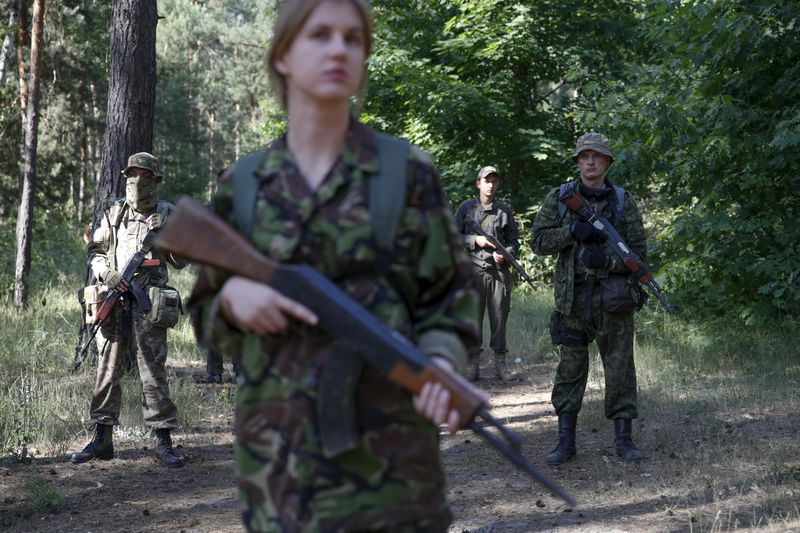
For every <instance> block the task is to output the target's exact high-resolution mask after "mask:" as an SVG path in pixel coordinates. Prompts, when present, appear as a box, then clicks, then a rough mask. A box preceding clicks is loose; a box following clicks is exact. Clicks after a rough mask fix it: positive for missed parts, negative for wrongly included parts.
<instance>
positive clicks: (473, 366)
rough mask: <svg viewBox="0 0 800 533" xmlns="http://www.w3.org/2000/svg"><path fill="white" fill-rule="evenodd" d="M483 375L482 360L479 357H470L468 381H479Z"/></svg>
mask: <svg viewBox="0 0 800 533" xmlns="http://www.w3.org/2000/svg"><path fill="white" fill-rule="evenodd" d="M480 373H481V360H480V358H479V357H478V356H475V357H470V358H469V361H467V379H468V380H470V381H478V378H479V377H480Z"/></svg>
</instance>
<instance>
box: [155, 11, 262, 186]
mask: <svg viewBox="0 0 800 533" xmlns="http://www.w3.org/2000/svg"><path fill="white" fill-rule="evenodd" d="M158 7H159V15H162V16H163V17H164V18H163V19H161V20H160V21H159V23H158V36H157V39H158V43H157V54H158V59H157V64H158V81H159V85H158V88H157V93H156V100H157V102H156V129H155V143H154V144H155V147H154V151H155V152H156V153H157V154H159V156H160V157H161V158H162V161H163V165H164V168H165V170H166V172H165V174H166V179H165V182H164V185H163V186H162V188H161V189H162V191H161V194H162V195H164V196H165V197H166V198H168V199H169V198H173V197H175V196H177V195H179V194H188V195H192V196H195V197H203V196H208V194H209V193H210V192H211V191H212V190H213V188H214V185H215V183H216V178H217V174H218V173H219V172H220V171H221V170H223V169H224V168H226V167H227V166H228V165H229V164H230V163H232V162H233V161H234V160H235V159H236V158H238V157H239V156H241V155H243V154H245V153H247V152H249V151H252V150H253V149H255V148H256V147H257V146H259V145H260V144H261V141H260V139H259V138H258V136H257V135H255V134H254V133H253V132H254V131H256V128H257V124H258V123H259V121H260V114H259V105H260V98H261V97H262V95H263V94H264V93H265V91H266V70H265V68H264V63H263V57H264V50H265V41H264V39H265V36H266V32H265V31H264V29H265V28H266V27H267V26H268V24H267V23H266V21H265V17H266V13H267V10H266V3H265V1H263V0H262V1H260V2H251V1H246V0H227V1H225V2H191V3H187V2H185V1H184V0H167V1H163V2H159V6H158Z"/></svg>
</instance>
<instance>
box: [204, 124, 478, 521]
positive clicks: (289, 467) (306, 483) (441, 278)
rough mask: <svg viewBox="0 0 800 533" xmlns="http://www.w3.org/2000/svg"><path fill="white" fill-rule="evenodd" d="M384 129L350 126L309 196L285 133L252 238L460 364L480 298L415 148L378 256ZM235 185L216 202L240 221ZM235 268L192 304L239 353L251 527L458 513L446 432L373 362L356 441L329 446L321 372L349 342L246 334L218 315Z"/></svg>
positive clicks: (241, 452)
mask: <svg viewBox="0 0 800 533" xmlns="http://www.w3.org/2000/svg"><path fill="white" fill-rule="evenodd" d="M378 163H379V162H378V158H377V147H376V143H375V138H374V133H373V132H372V131H371V130H370V129H369V128H367V127H366V126H363V125H361V124H359V123H358V122H356V121H355V120H352V121H351V124H350V126H349V128H348V132H347V137H346V141H345V147H344V151H343V153H342V154H341V156H340V157H339V159H338V160H337V161H336V163H335V164H334V166H333V168H332V170H331V171H330V173H329V174H328V175H327V176H326V177H325V179H324V180H323V182H322V184H321V185H320V186H319V188H318V189H317V190H316V191H311V190H310V189H309V188H308V186H307V185H306V182H305V180H304V179H303V178H302V176H301V175H300V173H299V169H298V167H297V165H296V163H295V161H294V159H293V156H292V154H291V152H290V151H289V150H288V148H287V145H286V138H285V136H284V137H281V138H279V139H277V140H276V141H275V142H273V143H272V144H271V146H270V147H269V150H268V155H267V156H266V158H265V159H264V161H263V162H262V163H261V165H260V167H259V171H258V174H259V175H260V176H261V177H262V182H261V187H260V189H259V192H258V196H257V198H256V205H255V213H254V220H253V234H252V239H251V240H252V241H253V243H254V244H255V245H256V247H257V248H258V249H259V250H260V251H261V252H263V253H264V254H265V255H267V256H269V257H271V258H273V259H275V260H277V261H279V262H282V263H305V264H309V265H311V266H313V267H315V268H316V269H317V270H319V271H321V272H322V273H323V274H325V275H326V276H327V277H328V278H329V279H331V280H332V281H334V282H335V283H336V284H337V285H339V287H341V288H342V289H343V290H344V291H345V292H347V293H348V294H349V295H351V296H352V297H353V298H354V299H355V300H357V301H358V302H359V303H361V304H362V305H363V306H364V307H365V308H366V309H368V310H369V311H371V312H372V313H373V314H375V315H376V316H377V317H378V318H380V319H381V320H382V321H384V322H385V323H386V324H388V325H390V326H391V327H393V328H394V329H396V330H397V331H399V332H400V333H401V334H403V335H405V336H406V337H408V338H410V339H412V340H413V341H414V342H416V343H417V345H418V346H419V347H420V348H421V349H422V350H423V351H426V352H427V353H429V354H435V355H438V356H442V357H446V358H447V359H449V360H451V361H453V363H454V364H455V366H456V368H459V369H463V368H464V366H465V363H466V357H467V352H468V351H470V350H476V349H477V342H478V341H477V322H476V318H477V297H476V294H475V293H474V290H473V289H472V287H471V271H472V269H471V267H470V264H469V261H468V259H467V257H466V256H465V254H464V253H463V251H462V250H463V246H462V243H461V241H460V239H459V237H458V234H457V233H456V231H455V228H454V226H453V222H452V216H451V213H450V210H449V206H448V203H447V200H446V199H445V196H444V194H443V192H442V186H441V183H440V180H439V176H438V174H437V173H436V171H435V169H434V168H433V166H432V164H431V162H430V160H429V159H428V157H427V156H425V154H423V153H422V152H421V151H419V150H418V149H416V148H412V150H411V152H410V155H409V160H408V168H407V180H408V183H407V201H406V208H405V210H404V212H403V215H402V217H401V220H400V224H399V227H398V230H397V233H396V237H395V244H394V249H393V253H392V256H391V257H390V258H389V261H388V267H386V266H382V267H379V266H378V264H377V263H376V260H377V258H378V254H379V253H382V252H381V251H380V250H379V249H378V246H377V243H376V241H375V237H374V234H373V226H372V224H371V221H370V214H369V207H368V203H367V202H368V198H369V179H370V178H371V176H373V175H374V174H375V173H376V172H377V171H378ZM232 198H233V190H232V184H231V183H229V182H228V183H226V182H225V178H223V184H222V185H221V186H220V189H219V191H218V193H217V194H216V196H215V198H214V199H213V201H212V209H213V210H214V211H215V212H216V213H217V214H218V215H220V216H222V217H223V218H224V219H226V220H227V221H229V222H230V223H233V222H234V214H233V213H234V210H233V205H232ZM226 277H227V274H226V273H224V272H221V271H218V270H214V269H209V268H204V269H202V270H201V272H200V276H199V278H198V281H197V283H196V285H195V288H194V291H193V294H192V297H191V301H190V308H191V309H192V313H193V315H194V316H193V318H194V319H195V327H196V329H197V333H198V336H199V338H200V339H201V341H205V342H207V344H208V345H209V346H210V347H212V348H213V349H215V350H217V351H219V352H222V353H226V354H231V355H233V356H235V357H241V363H242V373H241V375H240V383H239V391H238V395H237V437H238V438H237V468H238V472H239V487H240V495H241V498H242V502H243V505H244V512H243V516H244V519H245V525H246V526H247V527H248V528H249V529H252V530H258V531H262V530H269V531H272V530H275V531H281V530H294V529H292V528H296V529H299V530H302V531H319V530H321V531H339V530H344V531H350V530H361V529H370V530H371V529H380V528H384V527H387V526H391V525H393V524H397V523H401V522H406V521H408V520H415V519H420V520H423V521H424V520H428V519H430V520H434V521H438V522H439V523H446V522H447V521H449V516H450V514H449V510H448V508H447V505H446V502H445V499H444V476H443V472H442V467H441V463H440V457H439V448H438V431H437V428H435V427H434V426H433V425H432V424H431V423H430V422H428V421H427V420H426V419H424V418H422V417H421V416H420V415H418V414H417V413H416V411H415V410H414V408H413V405H412V402H411V396H410V394H409V393H407V392H406V391H405V390H403V389H401V388H400V387H399V386H398V385H396V384H394V383H393V382H391V381H389V380H388V379H387V378H385V377H383V376H381V375H379V374H377V372H376V371H374V370H373V369H372V368H371V367H369V366H367V367H365V368H364V371H363V373H362V375H361V378H360V381H359V384H358V390H357V397H356V412H357V415H356V416H357V425H358V429H359V433H360V437H361V439H360V445H359V446H358V447H357V448H355V449H354V450H351V451H348V452H345V453H343V454H341V455H338V456H335V457H332V458H331V457H326V456H325V455H324V454H323V453H322V450H321V448H320V441H319V422H318V419H317V407H318V406H317V405H316V402H317V400H318V390H317V383H319V378H320V372H321V369H323V368H324V367H325V365H326V363H327V361H328V360H330V359H331V358H333V357H336V356H337V353H338V352H339V351H341V350H342V349H346V347H344V348H343V347H342V345H338V344H337V345H334V344H333V342H332V340H331V338H330V337H328V336H327V335H326V334H325V333H324V332H322V331H321V330H320V329H319V328H311V327H307V326H303V325H298V324H292V325H291V326H290V330H289V331H288V332H286V333H285V334H282V335H268V336H262V337H254V336H245V335H243V334H242V332H240V331H239V330H237V329H236V328H235V327H233V326H232V325H231V324H229V323H228V322H227V321H226V320H225V318H224V317H223V316H222V314H221V313H219V312H218V299H219V295H218V291H219V289H220V288H221V286H222V284H223V283H224V281H225V279H226Z"/></svg>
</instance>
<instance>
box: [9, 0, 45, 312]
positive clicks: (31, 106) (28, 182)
mask: <svg viewBox="0 0 800 533" xmlns="http://www.w3.org/2000/svg"><path fill="white" fill-rule="evenodd" d="M44 2H45V0H34V2H33V29H32V35H31V78H30V93H29V95H28V97H29V100H28V103H27V106H26V107H27V120H26V121H25V149H24V152H25V153H24V158H25V173H24V175H23V179H22V200H21V202H20V206H19V213H18V214H17V261H16V268H15V272H14V278H15V279H14V305H16V306H17V307H19V308H24V307H25V306H26V305H27V303H28V274H29V273H30V269H31V236H32V233H33V199H34V196H35V192H36V147H37V142H38V138H37V133H38V131H37V130H38V126H39V69H40V67H41V58H42V52H41V44H42V18H43V16H44Z"/></svg>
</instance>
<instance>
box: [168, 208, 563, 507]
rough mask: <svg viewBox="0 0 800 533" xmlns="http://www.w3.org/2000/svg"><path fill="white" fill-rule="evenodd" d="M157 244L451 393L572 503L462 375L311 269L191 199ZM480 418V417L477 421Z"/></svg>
mask: <svg viewBox="0 0 800 533" xmlns="http://www.w3.org/2000/svg"><path fill="white" fill-rule="evenodd" d="M155 245H156V246H157V247H159V248H160V249H162V250H164V251H167V252H171V253H172V254H174V255H177V256H180V257H183V258H185V259H188V260H190V261H195V262H198V263H204V264H207V265H211V266H214V267H218V268H221V269H223V270H226V271H228V272H230V273H231V274H235V275H238V276H243V277H246V278H248V279H251V280H255V281H259V282H261V283H266V284H269V285H270V286H272V287H273V288H275V289H277V290H278V291H280V292H281V293H282V294H284V295H285V296H288V297H289V298H292V299H294V300H296V301H298V302H300V303H302V304H303V305H305V306H306V307H308V308H310V309H311V310H312V311H314V313H316V315H317V316H318V317H319V326H320V327H322V328H323V329H324V330H325V332H326V333H328V334H329V335H330V336H331V337H332V338H334V339H338V340H342V339H343V340H345V341H346V342H347V346H348V348H349V349H352V350H353V351H355V352H356V353H357V354H358V356H360V357H362V358H363V359H365V360H366V361H367V362H368V363H369V364H370V365H372V366H373V367H374V368H375V369H376V370H378V371H379V372H381V373H382V374H384V375H385V376H388V377H389V379H391V380H393V381H395V382H396V383H398V384H399V385H400V386H402V387H403V388H405V389H407V390H408V391H410V392H411V393H414V394H417V393H419V391H420V390H421V389H422V386H423V385H424V384H425V383H427V382H437V383H440V384H441V385H443V386H444V387H445V388H447V389H448V390H449V391H450V398H451V399H450V408H451V409H456V410H458V412H459V414H460V415H461V420H462V421H464V427H468V428H470V429H472V430H473V431H475V432H476V433H477V434H479V435H480V436H481V437H483V438H484V439H486V440H487V441H488V442H489V444H491V445H492V446H493V447H494V448H496V449H497V450H498V451H499V452H500V453H502V454H503V455H504V456H505V457H506V458H507V459H509V460H510V461H511V462H512V463H514V464H515V465H516V466H518V467H519V468H521V469H523V470H525V471H526V472H527V473H528V474H530V475H531V476H533V478H534V479H536V480H537V481H538V482H539V483H541V484H543V485H544V486H545V487H547V488H548V489H549V490H550V491H552V492H553V493H554V494H556V495H558V496H559V497H560V498H562V499H563V500H564V501H566V502H567V503H569V504H570V505H572V506H574V505H575V500H574V499H573V498H572V496H570V495H569V494H568V493H567V492H566V491H565V490H564V489H563V488H562V487H561V486H559V485H558V484H557V483H556V482H554V481H553V480H551V479H550V478H548V477H547V476H546V475H544V473H542V472H540V471H539V470H537V469H536V468H535V467H534V466H533V465H532V464H530V463H529V462H528V461H527V459H526V458H525V457H524V456H523V455H522V454H521V453H520V447H521V438H520V437H519V435H517V434H516V433H514V432H512V431H511V430H509V429H508V428H506V427H505V426H504V425H503V424H502V423H501V422H499V421H498V420H496V419H495V418H494V417H492V416H491V415H490V414H489V413H488V412H487V410H486V409H484V406H483V402H482V401H481V399H480V398H479V397H478V396H477V395H475V394H474V392H473V390H472V387H471V385H470V384H469V383H468V382H467V381H466V380H464V378H462V377H461V376H459V375H457V374H455V373H452V372H447V371H445V370H443V369H442V368H441V367H439V366H438V365H437V364H435V363H434V362H433V361H431V359H430V357H429V356H428V355H427V354H425V353H424V352H422V351H420V350H419V349H418V348H417V347H416V346H414V345H413V344H412V343H411V342H410V341H409V340H408V339H406V338H405V337H404V336H402V335H400V334H399V333H397V332H396V331H394V330H393V329H391V328H389V327H388V326H386V325H385V324H383V323H382V322H381V321H380V320H378V319H377V318H376V317H375V316H374V315H372V314H371V313H370V312H368V311H367V310H366V309H364V308H363V307H362V306H361V305H360V304H359V303H358V302H356V301H355V300H353V299H352V298H351V297H350V296H348V295H347V294H346V293H345V292H344V291H342V290H341V289H340V288H339V287H338V286H336V285H335V284H334V283H333V282H331V281H330V280H328V279H327V278H326V277H324V276H323V275H322V274H320V273H319V272H318V271H316V270H315V269H313V268H312V267H310V266H308V265H282V264H279V263H277V262H275V261H273V260H271V259H269V258H267V257H265V256H264V255H262V254H261V253H260V252H259V251H258V250H256V249H255V248H254V247H253V245H252V244H250V242H248V241H247V240H246V239H245V238H244V237H243V236H242V235H241V234H240V233H238V232H237V231H235V230H234V229H233V228H232V227H231V226H229V225H228V224H226V223H225V221H223V220H222V219H221V218H219V217H217V216H216V215H214V214H213V213H212V212H211V211H210V210H209V209H206V208H204V207H203V206H201V205H200V204H199V203H198V202H196V201H194V200H192V199H190V198H188V197H183V198H181V199H180V200H179V201H178V203H177V206H176V209H175V210H174V211H173V213H172V216H171V217H170V220H169V222H168V223H167V224H166V226H165V227H164V228H163V229H162V230H161V232H160V233H159V234H158V236H157V237H156V240H155ZM478 417H479V418H481V419H482V420H483V423H480V422H478V421H477V420H476V418H478ZM490 426H491V427H494V428H495V429H497V431H499V433H500V436H497V435H495V434H494V433H492V432H490V431H489V430H488V429H487V427H490ZM501 437H502V438H501Z"/></svg>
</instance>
